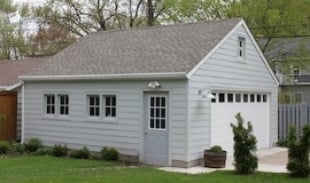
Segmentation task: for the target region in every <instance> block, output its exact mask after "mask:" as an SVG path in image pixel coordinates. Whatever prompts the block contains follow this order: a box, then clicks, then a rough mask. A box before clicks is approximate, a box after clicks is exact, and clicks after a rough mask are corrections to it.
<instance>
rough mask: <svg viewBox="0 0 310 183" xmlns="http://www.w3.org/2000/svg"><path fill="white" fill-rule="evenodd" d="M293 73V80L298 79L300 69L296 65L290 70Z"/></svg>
mask: <svg viewBox="0 0 310 183" xmlns="http://www.w3.org/2000/svg"><path fill="white" fill-rule="evenodd" d="M292 72H293V73H292V74H293V80H294V81H298V79H299V77H300V69H299V67H297V66H295V67H293V71H292Z"/></svg>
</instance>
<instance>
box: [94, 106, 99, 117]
mask: <svg viewBox="0 0 310 183" xmlns="http://www.w3.org/2000/svg"><path fill="white" fill-rule="evenodd" d="M95 110H96V116H99V115H100V109H99V107H96V108H95Z"/></svg>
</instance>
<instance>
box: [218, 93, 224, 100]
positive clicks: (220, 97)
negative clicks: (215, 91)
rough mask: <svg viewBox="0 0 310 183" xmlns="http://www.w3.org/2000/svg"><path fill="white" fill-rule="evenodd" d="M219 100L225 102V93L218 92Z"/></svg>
mask: <svg viewBox="0 0 310 183" xmlns="http://www.w3.org/2000/svg"><path fill="white" fill-rule="evenodd" d="M219 102H225V93H219Z"/></svg>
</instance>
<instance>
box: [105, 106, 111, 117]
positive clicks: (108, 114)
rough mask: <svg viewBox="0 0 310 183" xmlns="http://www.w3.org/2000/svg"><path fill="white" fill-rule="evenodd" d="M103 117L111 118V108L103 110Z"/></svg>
mask: <svg viewBox="0 0 310 183" xmlns="http://www.w3.org/2000/svg"><path fill="white" fill-rule="evenodd" d="M105 116H106V117H110V116H111V108H107V107H106V108H105Z"/></svg>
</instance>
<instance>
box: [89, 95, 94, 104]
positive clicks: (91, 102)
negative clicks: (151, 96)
mask: <svg viewBox="0 0 310 183" xmlns="http://www.w3.org/2000/svg"><path fill="white" fill-rule="evenodd" d="M94 100H95V99H94V97H92V96H90V97H89V104H90V105H94V104H95V101H94Z"/></svg>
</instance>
